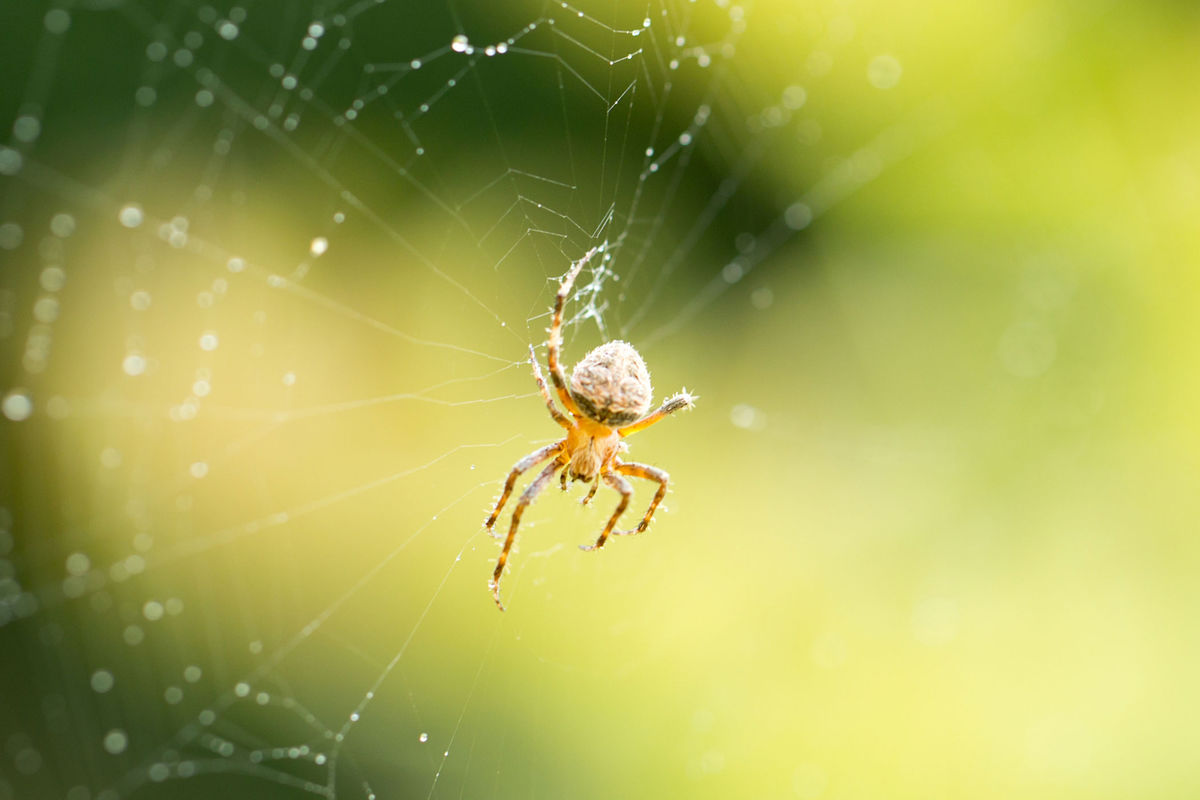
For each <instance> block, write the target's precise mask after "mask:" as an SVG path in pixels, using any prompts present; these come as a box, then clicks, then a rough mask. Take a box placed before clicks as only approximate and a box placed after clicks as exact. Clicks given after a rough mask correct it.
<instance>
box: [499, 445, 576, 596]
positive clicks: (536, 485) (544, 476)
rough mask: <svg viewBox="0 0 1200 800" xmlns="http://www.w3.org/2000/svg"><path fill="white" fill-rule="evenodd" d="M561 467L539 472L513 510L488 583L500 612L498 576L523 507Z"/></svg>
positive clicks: (554, 465)
mask: <svg viewBox="0 0 1200 800" xmlns="http://www.w3.org/2000/svg"><path fill="white" fill-rule="evenodd" d="M562 466H563V465H562V464H560V463H558V462H557V461H555V462H554V463H552V464H547V465H546V468H545V469H544V470H542V471H541V474H539V475H538V476H537V479H536V480H534V482H533V483H531V484H529V485H528V486H527V487H525V491H524V492H522V493H521V499H520V500H518V501H517V507H516V508H514V509H513V514H512V525H510V526H509V528H508V538H507V539H505V540H504V549H503V550H501V551H500V558H499V559H497V560H496V571H495V572H493V573H492V579H491V580H490V581H488V589H490V590H491V592H492V599H493V600H495V601H496V605H497V606H498V607H499V608H500V610H501V611H503V610H504V604H503V603H501V602H500V575H501V573H503V572H504V565H505V564H506V563H507V562H508V551H509V550H511V549H512V546H513V542H515V541H516V539H517V527H518V526H519V525H520V524H521V515H522V514H524V513H525V507H526V506H527V505H529V504H530V503H532V502H533V501H534V498H536V497H537V496H538V494H539V493H541V491H542V489H545V488H546V484H547V483H549V482H550V480H551V478H553V477H554V473H555V472H557V471H558V470H559V469H560V468H561V467H562Z"/></svg>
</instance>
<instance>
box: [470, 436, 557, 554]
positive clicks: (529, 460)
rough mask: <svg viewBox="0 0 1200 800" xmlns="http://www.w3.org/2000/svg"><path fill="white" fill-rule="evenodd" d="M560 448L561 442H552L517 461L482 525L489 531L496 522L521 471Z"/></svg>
mask: <svg viewBox="0 0 1200 800" xmlns="http://www.w3.org/2000/svg"><path fill="white" fill-rule="evenodd" d="M561 449H562V442H555V443H554V444H551V445H547V446H546V447H543V448H542V449H541V450H535V451H533V452H532V453H530V454H529V455H527V456H525V457H524V458H522V459H521V460H520V461H518V462H517V463H516V465H515V466H513V468H512V471H511V472H509V473H508V480H506V481H505V482H504V491H503V492H501V493H500V499H499V500H497V501H496V507H495V508H494V509H492V515H491V516H490V517H488V518H487V522H485V523H483V527H485V528H487V529H488V531H489V532H491V530H492V526H493V525H495V524H496V517H498V516H500V510H501V509H503V508H504V504H505V503H506V502H508V496H509V495H510V494H512V490H513V484H515V483H516V482H517V478H519V477H520V476H521V473H522V472H524V471H525V470H527V469H532V468H533V467H535V466H537V465H538V464H540V463H542V462H543V461H545V460H546V459H547V458H549V457H550V456H552V455H555V454H556V453H558V452H559V451H560V450H561Z"/></svg>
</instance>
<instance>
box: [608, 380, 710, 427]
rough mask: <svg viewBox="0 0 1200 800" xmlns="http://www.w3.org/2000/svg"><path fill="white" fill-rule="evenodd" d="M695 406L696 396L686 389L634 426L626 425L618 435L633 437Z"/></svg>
mask: <svg viewBox="0 0 1200 800" xmlns="http://www.w3.org/2000/svg"><path fill="white" fill-rule="evenodd" d="M695 405H696V396H695V395H693V394H692V393H691V392H689V391H688V390H687V389H684V390H683V391H682V392H680V393H679V394H677V395H675V396H674V397H670V398H668V399H667V400H666V401H664V402H663V404H662V405H661V406H659V407H658V410H656V411H654V412H653V413H651V414H648V415H646V416H645V417H642V418H641V419H639V420H638V421H637V422H635V423H633V424H632V425H626V426H625V427H624V428H621V429H620V430H619V431H618V433H620V434H621V436H622V437H625V436H632V435H633V434H635V433H637V432H638V431H643V430H645V429H646V428H649V427H650V426H651V425H653V424H654V423H656V422H658V421H659V420H661V419H663V418H665V417H667V416H669V415H670V414H674V413H675V412H676V411H682V410H683V409H685V408H692V407H693V406H695Z"/></svg>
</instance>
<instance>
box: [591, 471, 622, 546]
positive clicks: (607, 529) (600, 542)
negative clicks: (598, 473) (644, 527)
mask: <svg viewBox="0 0 1200 800" xmlns="http://www.w3.org/2000/svg"><path fill="white" fill-rule="evenodd" d="M604 480H605V481H606V482H607V483H608V485H609V486H611V487H612V488H614V489H616V490H617V491H618V492H620V493H621V502H620V503H618V504H617V510H616V511H614V512H613V514H612V516H611V517H609V518H608V524H607V525H605V526H604V530H603V531H601V532H600V538H599V539H597V540H596V543H595V544H581V545H579V549H580V550H599V549H600V548H602V547H604V542H605V541H606V540H607V539H608V535H609V534H610V533H612V529H613V528H615V527H616V526H617V519H618V518H620V516H621V514H623V513H624V512H625V509H626V508H627V507H628V506H629V498H631V497H633V487H632V486H630V485H629V481H627V480H625V479H624V478H622V477H621V476H620V475H618V474H616V473H615V472H605V473H604Z"/></svg>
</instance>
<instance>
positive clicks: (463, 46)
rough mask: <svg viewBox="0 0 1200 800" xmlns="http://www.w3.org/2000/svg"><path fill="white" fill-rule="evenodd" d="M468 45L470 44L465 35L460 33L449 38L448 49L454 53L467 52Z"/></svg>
mask: <svg viewBox="0 0 1200 800" xmlns="http://www.w3.org/2000/svg"><path fill="white" fill-rule="evenodd" d="M470 46H471V45H470V42H468V41H467V37H466V36H464V35H463V34H461V33H460V34H458V35H457V36H455V37H454V38H453V39H451V40H450V49H451V50H453V51H454V52H456V53H465V52H467V48H468V47H470Z"/></svg>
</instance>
